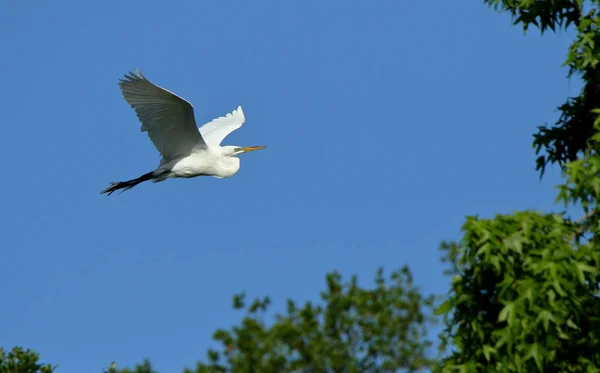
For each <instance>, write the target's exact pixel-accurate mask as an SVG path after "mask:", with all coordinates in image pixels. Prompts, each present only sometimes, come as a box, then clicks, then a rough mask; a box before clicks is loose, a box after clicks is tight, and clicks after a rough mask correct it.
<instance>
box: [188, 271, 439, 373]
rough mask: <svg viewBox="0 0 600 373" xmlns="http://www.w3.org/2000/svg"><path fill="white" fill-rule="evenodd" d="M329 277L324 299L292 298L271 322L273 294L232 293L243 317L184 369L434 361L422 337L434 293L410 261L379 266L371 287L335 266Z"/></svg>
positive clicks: (413, 367) (329, 368)
mask: <svg viewBox="0 0 600 373" xmlns="http://www.w3.org/2000/svg"><path fill="white" fill-rule="evenodd" d="M326 278H327V290H326V291H324V292H322V293H321V298H322V301H323V304H320V305H315V304H313V303H311V302H306V303H305V304H304V305H303V306H302V307H299V306H298V305H297V304H296V303H295V302H294V301H293V300H288V301H287V312H286V313H285V314H284V315H276V317H275V322H274V323H273V324H272V325H267V324H266V323H265V322H264V321H263V318H264V313H265V312H266V311H267V310H268V307H269V305H270V300H269V299H268V298H265V299H262V300H260V299H256V300H254V301H253V302H252V303H251V304H250V305H249V306H248V307H246V304H245V295H244V294H243V293H242V294H241V295H239V296H236V297H234V301H233V303H234V307H235V308H237V309H243V308H246V312H247V313H246V316H245V317H244V318H243V320H242V322H241V324H240V325H238V326H234V327H233V328H231V330H224V329H220V330H217V331H216V332H215V333H214V339H215V340H217V341H219V342H220V343H221V344H222V346H223V347H222V349H221V351H216V350H211V351H209V352H208V363H198V365H197V367H196V369H195V370H190V369H187V370H185V373H192V372H196V373H209V372H211V373H212V372H236V373H246V372H247V373H251V372H252V373H253V372H263V373H268V372H274V373H275V372H277V373H280V372H373V373H377V372H395V371H397V370H399V369H405V370H406V371H408V372H414V371H418V370H420V369H423V368H427V367H431V366H432V365H433V361H432V360H431V359H429V358H428V357H427V350H428V348H429V347H430V346H431V342H430V341H428V340H426V339H425V332H426V327H427V325H429V324H430V323H431V322H432V318H431V315H430V314H431V310H432V306H433V298H432V297H428V298H424V297H423V296H422V295H421V294H420V292H419V291H418V289H417V288H415V286H414V285H413V279H412V275H411V273H410V271H409V270H408V269H407V268H402V269H401V270H399V271H396V272H394V273H392V274H391V275H390V277H389V279H387V280H386V278H385V277H384V276H383V271H382V270H380V271H379V272H378V273H377V276H376V279H375V287H374V288H373V289H364V288H361V287H359V286H358V284H357V279H356V277H352V279H351V280H350V281H349V282H347V283H342V278H341V276H340V275H339V274H338V273H336V272H333V273H330V274H328V275H327V277H326Z"/></svg>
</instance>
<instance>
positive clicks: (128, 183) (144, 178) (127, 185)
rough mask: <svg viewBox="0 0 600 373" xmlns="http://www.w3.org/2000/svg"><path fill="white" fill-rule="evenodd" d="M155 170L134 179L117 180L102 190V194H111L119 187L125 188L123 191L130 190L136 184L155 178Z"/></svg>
mask: <svg viewBox="0 0 600 373" xmlns="http://www.w3.org/2000/svg"><path fill="white" fill-rule="evenodd" d="M154 176H155V175H154V171H151V172H148V173H147V174H143V175H142V176H140V177H138V178H137V179H132V180H127V181H117V182H114V183H110V186H109V187H108V188H106V189H104V190H103V191H101V192H100V194H105V193H108V195H109V196H110V195H111V194H112V193H113V192H115V191H117V190H119V189H123V192H124V191H126V190H129V189H131V188H133V187H134V186H136V185H138V184H139V183H143V182H144V181H148V180H151V179H153V178H154Z"/></svg>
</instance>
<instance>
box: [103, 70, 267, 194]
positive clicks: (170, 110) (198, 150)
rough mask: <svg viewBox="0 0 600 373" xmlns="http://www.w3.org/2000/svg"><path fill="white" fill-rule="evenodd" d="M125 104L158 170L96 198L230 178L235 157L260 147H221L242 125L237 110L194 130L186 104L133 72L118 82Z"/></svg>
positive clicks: (235, 165) (112, 187) (237, 163)
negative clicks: (151, 185) (167, 183)
mask: <svg viewBox="0 0 600 373" xmlns="http://www.w3.org/2000/svg"><path fill="white" fill-rule="evenodd" d="M119 86H120V87H121V92H122V93H123V97H124V98H125V101H127V103H129V105H131V107H132V108H133V109H134V111H135V113H136V114H137V117H138V119H139V120H140V122H141V123H142V126H141V128H140V129H141V131H143V132H147V134H148V137H149V138H150V141H152V144H154V147H156V150H158V152H159V153H160V155H161V160H160V164H159V166H158V168H156V169H155V170H154V171H151V172H148V173H146V174H144V175H142V176H140V177H139V178H137V179H133V180H128V181H120V182H115V183H111V185H110V186H109V187H108V188H106V189H105V190H103V191H102V192H101V193H102V194H104V193H108V195H110V194H112V193H113V192H114V191H116V190H119V189H123V190H128V189H131V188H133V187H134V186H136V185H137V184H139V183H141V182H144V181H147V180H152V181H153V182H158V181H163V180H166V179H168V178H176V177H184V178H191V177H196V176H213V177H217V178H224V177H230V176H233V175H235V174H236V173H237V171H238V170H239V168H240V160H239V158H237V156H238V155H239V154H242V153H247V152H250V151H254V150H259V149H263V148H265V146H250V147H239V146H221V145H220V144H221V142H222V141H223V139H224V138H225V137H226V136H227V135H229V134H230V133H231V132H233V131H235V130H236V129H238V128H240V127H241V126H242V124H244V122H245V121H246V118H245V117H244V112H243V111H242V107H241V106H238V108H237V109H236V110H234V111H233V112H231V113H228V114H227V115H225V116H224V117H218V118H216V119H214V120H212V121H211V122H209V123H206V124H205V125H203V126H202V127H200V128H198V127H197V125H196V119H195V118H194V108H193V106H192V104H191V103H189V102H188V101H186V100H184V99H183V98H181V97H179V96H177V95H176V94H174V93H173V92H170V91H168V90H166V89H164V88H162V87H159V86H157V85H155V84H154V83H152V82H150V81H149V80H148V79H146V77H144V76H143V75H142V73H141V72H140V71H139V70H137V74H134V73H132V72H130V73H129V75H125V79H120V80H119Z"/></svg>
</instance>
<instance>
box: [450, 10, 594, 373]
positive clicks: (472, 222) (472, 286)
mask: <svg viewBox="0 0 600 373" xmlns="http://www.w3.org/2000/svg"><path fill="white" fill-rule="evenodd" d="M484 3H486V4H488V5H490V6H492V7H494V8H495V9H497V10H501V11H506V12H509V13H510V14H511V15H512V16H513V20H514V22H515V24H519V23H520V24H522V25H523V27H524V29H525V30H527V29H528V27H529V26H532V25H533V26H535V27H538V28H539V29H540V30H541V32H542V33H543V32H544V31H547V30H557V29H560V28H562V27H564V28H568V27H573V28H574V29H575V30H576V32H577V36H576V38H575V41H574V42H573V44H572V45H571V47H570V48H569V51H568V55H567V59H566V61H565V64H566V65H567V66H568V67H569V76H578V77H580V78H581V79H582V80H583V83H584V84H583V89H582V91H581V93H580V94H579V96H577V97H573V98H569V99H568V100H567V102H566V103H565V104H563V105H561V106H560V107H559V108H558V109H559V111H560V112H561V115H560V117H559V119H558V121H557V122H556V123H555V124H554V125H553V126H548V125H544V126H540V127H539V131H538V133H536V134H535V135H534V140H533V146H534V148H535V149H536V152H537V154H538V158H537V169H538V170H539V171H540V175H543V173H544V170H545V168H546V166H548V165H552V164H556V165H558V166H559V167H561V169H562V171H563V175H564V178H565V182H564V184H563V185H560V186H559V187H558V189H559V193H558V196H557V201H558V202H562V203H564V205H565V208H567V207H569V205H571V204H573V205H577V206H580V207H582V208H583V210H584V216H583V217H582V218H580V219H577V220H572V219H571V218H569V217H568V215H567V213H566V212H563V213H561V214H541V213H537V212H533V211H523V212H518V213H515V214H513V215H498V216H496V217H495V218H493V219H480V218H478V217H469V218H468V219H467V221H466V223H465V224H464V226H463V231H464V237H463V238H462V240H461V241H460V242H453V243H443V244H442V249H443V250H444V251H445V253H446V256H445V259H446V260H447V261H448V262H449V263H450V269H449V271H448V273H449V274H451V275H452V276H453V282H452V287H451V290H450V293H449V297H448V299H447V301H446V302H444V303H443V304H442V306H441V307H440V308H439V309H438V313H440V314H444V316H445V324H446V329H445V332H444V333H443V334H442V342H443V343H444V344H451V345H452V346H453V348H454V351H453V352H452V353H451V354H449V356H447V357H446V358H445V359H444V360H443V361H442V363H441V364H440V366H438V370H440V371H444V372H451V371H460V372H483V371H486V372H534V371H540V372H599V371H600V298H599V297H598V284H599V283H600V271H599V261H600V236H599V235H598V234H597V232H598V227H599V224H600V217H599V216H598V214H597V213H596V211H597V210H598V208H597V205H598V201H599V198H600V177H599V175H600V156H599V155H598V153H597V146H598V140H599V139H600V131H599V130H600V127H599V123H600V121H599V120H598V119H597V118H598V113H600V111H598V110H597V108H598V107H600V101H599V100H598V99H597V98H600V95H599V91H598V90H599V87H600V86H599V82H600V80H599V77H600V76H599V75H598V73H599V72H598V70H597V67H598V61H600V59H599V58H600V49H598V45H600V18H599V17H598V15H597V14H598V7H599V6H600V1H598V0H596V1H590V2H585V4H584V2H583V1H582V0H545V1H534V0H521V1H513V0H485V1H484ZM584 5H585V6H586V9H589V10H587V11H585V10H584Z"/></svg>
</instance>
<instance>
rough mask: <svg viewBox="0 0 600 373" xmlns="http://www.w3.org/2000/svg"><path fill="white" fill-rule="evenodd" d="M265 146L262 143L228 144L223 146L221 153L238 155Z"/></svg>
mask: <svg viewBox="0 0 600 373" xmlns="http://www.w3.org/2000/svg"><path fill="white" fill-rule="evenodd" d="M264 148H266V146H264V145H259V146H246V147H243V146H237V145H230V146H224V147H223V148H222V149H223V154H224V155H226V156H229V157H235V156H238V155H240V154H243V153H249V152H253V151H255V150H260V149H264Z"/></svg>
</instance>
